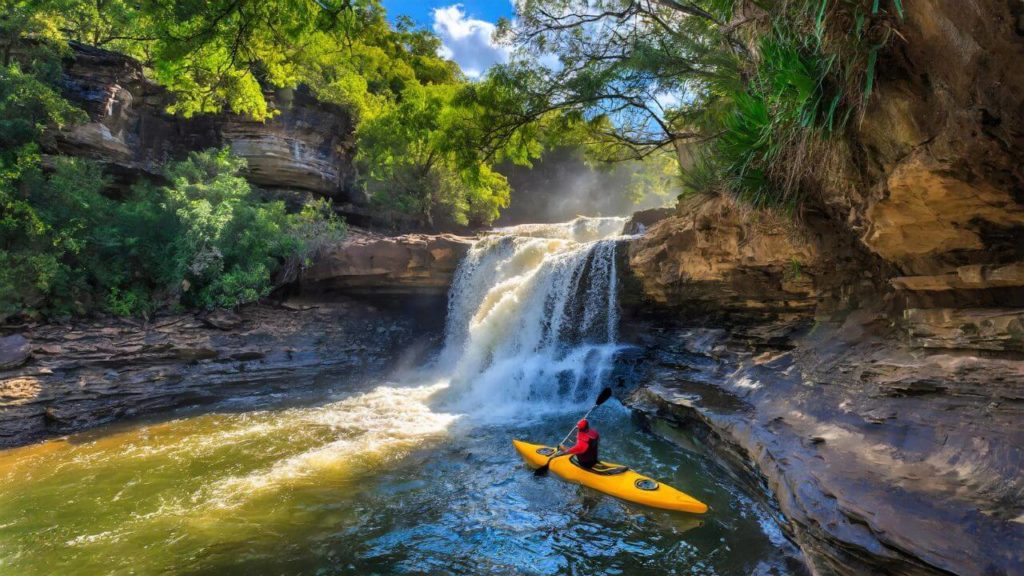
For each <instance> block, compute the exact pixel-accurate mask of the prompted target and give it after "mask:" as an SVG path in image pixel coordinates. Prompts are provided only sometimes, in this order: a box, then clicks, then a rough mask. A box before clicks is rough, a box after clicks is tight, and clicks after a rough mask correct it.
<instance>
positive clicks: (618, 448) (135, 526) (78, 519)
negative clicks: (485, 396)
mask: <svg viewBox="0 0 1024 576" xmlns="http://www.w3.org/2000/svg"><path fill="white" fill-rule="evenodd" d="M442 388H443V386H442V385H435V386H420V387H401V386H376V387H375V386H367V387H366V388H364V389H362V390H357V391H351V392H346V393H343V394H339V395H337V396H335V397H333V398H326V399H322V400H320V401H318V402H315V403H310V404H309V405H304V406H303V405H300V406H296V405H290V406H289V405H287V404H284V403H283V401H282V402H279V403H276V404H275V402H274V401H270V400H259V401H256V402H259V403H258V404H256V403H253V404H245V403H235V404H230V405H225V406H222V407H220V409H219V410H218V411H216V412H213V413H205V414H199V413H196V414H188V413H182V414H179V415H178V417H176V418H174V419H171V420H164V421H148V422H147V421H140V422H134V423H129V424H122V425H117V426H110V427H107V428H103V429H99V430H94V431H91V432H88V433H84V434H79V435H74V436H70V437H67V438H62V439H57V440H53V441H48V442H44V443H40V444H35V445H31V446H26V447H22V448H17V449H13V450H6V451H2V452H0V574H3V575H18V576H32V575H44V574H45V575H49V574H62V575H75V574H89V575H92V574H480V573H487V574H647V573H651V574H656V573H664V574H720V575H727V574H728V575H732V574H735V575H740V574H742V575H747V574H751V573H761V574H786V573H789V570H791V569H794V567H793V566H792V561H791V560H787V558H788V557H787V556H786V555H784V554H783V552H782V548H784V547H785V544H784V542H783V541H782V539H781V537H780V536H779V535H778V534H777V533H776V532H775V529H774V528H773V526H772V525H771V524H770V523H769V522H766V521H764V520H763V519H762V517H761V515H760V514H759V512H758V510H757V508H756V507H755V506H754V505H753V504H752V503H751V502H750V501H749V500H748V499H747V498H746V497H745V496H744V495H743V494H741V493H739V492H738V491H737V490H736V489H735V488H734V487H733V486H732V485H731V484H730V483H729V482H728V481H726V480H724V479H721V478H719V475H720V473H719V472H718V471H717V470H716V469H715V468H713V467H711V466H709V465H708V463H707V462H705V461H703V460H702V459H700V458H697V457H694V456H692V455H690V454H689V453H687V452H684V451H682V450H681V449H679V448H677V447H675V446H673V445H670V444H668V443H666V442H663V441H661V440H658V439H657V438H655V437H652V436H650V435H648V434H646V433H643V432H641V431H640V430H639V429H637V428H636V426H635V425H634V424H633V422H632V421H631V419H630V418H629V415H628V414H627V413H626V412H625V411H624V410H623V409H621V408H616V407H615V406H609V407H602V408H601V411H600V412H599V413H597V414H596V415H595V420H596V423H597V425H598V426H599V427H600V429H601V432H602V436H603V439H602V442H603V444H602V450H603V455H604V456H605V457H606V458H607V459H609V460H615V461H619V462H624V463H628V464H630V465H632V466H633V467H634V468H636V469H637V470H639V471H641V472H644V473H646V474H649V475H651V476H653V477H655V478H657V479H659V480H661V481H663V482H667V483H670V484H672V485H675V486H676V487H678V488H680V489H682V490H684V491H686V492H689V493H690V494H692V495H694V496H695V497H697V498H699V499H701V500H703V501H705V502H707V503H708V504H710V505H711V506H712V508H713V511H712V512H711V513H709V514H708V515H705V516H702V517H697V516H692V515H687V514H681V513H670V512H662V511H656V510H651V509H647V508H644V507H641V506H637V505H632V504H628V503H624V502H621V501H618V500H615V499H613V498H610V497H607V496H604V495H601V494H599V493H596V492H593V491H591V490H589V489H587V488H583V487H580V486H574V485H570V484H567V483H565V482H562V481H561V480H559V479H558V478H557V477H555V476H549V477H546V478H535V477H534V476H533V475H532V474H531V473H530V472H529V470H527V469H526V468H525V467H524V466H523V465H522V463H521V461H520V459H519V458H518V456H517V455H516V453H515V451H514V450H513V449H512V446H511V444H510V442H509V440H510V439H511V438H512V437H513V436H517V437H522V438H524V439H528V440H534V441H547V442H553V441H554V440H556V439H558V438H559V437H561V436H562V435H563V434H564V431H565V429H566V428H567V427H568V426H571V424H572V422H573V421H574V419H575V418H576V417H577V416H576V415H573V414H568V413H566V414H562V415H560V416H558V417H548V418H546V419H545V422H543V423H539V422H533V423H526V424H524V425H522V426H521V427H516V426H513V425H509V424H503V425H495V424H491V425H487V424H481V423H479V419H477V420H476V421H474V420H472V419H469V418H467V417H464V416H460V415H457V414H449V413H446V412H444V411H443V409H440V408H438V407H437V401H436V399H435V397H436V393H437V392H439V391H440V390H441V389H442ZM612 404H614V403H612ZM787 562H789V564H787Z"/></svg>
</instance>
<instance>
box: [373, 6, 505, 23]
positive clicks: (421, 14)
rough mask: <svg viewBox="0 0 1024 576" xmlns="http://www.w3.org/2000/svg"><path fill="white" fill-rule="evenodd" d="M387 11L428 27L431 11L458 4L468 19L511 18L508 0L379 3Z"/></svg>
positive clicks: (389, 13) (391, 15)
mask: <svg viewBox="0 0 1024 576" xmlns="http://www.w3.org/2000/svg"><path fill="white" fill-rule="evenodd" d="M381 3H382V4H383V5H384V8H386V9H387V11H388V16H389V17H391V18H394V17H395V16H398V15H400V14H405V15H408V16H412V18H413V20H415V21H417V22H419V23H420V24H422V25H424V26H426V27H428V28H429V27H430V26H431V24H433V22H434V20H433V15H432V13H433V11H434V9H435V8H446V7H448V6H451V5H453V4H460V5H461V6H462V7H463V10H464V11H465V13H466V15H467V16H469V17H470V18H476V19H480V20H486V21H488V22H496V21H497V20H498V18H501V17H502V16H505V17H506V18H511V17H512V2H510V1H509V0H489V1H488V0H464V1H462V2H457V1H449V2H443V1H442V2H430V1H424V0H383V2H381Z"/></svg>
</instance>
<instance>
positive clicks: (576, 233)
mask: <svg viewBox="0 0 1024 576" xmlns="http://www.w3.org/2000/svg"><path fill="white" fill-rule="evenodd" d="M624 223H625V219H624V218H577V219H576V220H573V221H572V222H568V223H563V224H530V225H523V226H513V227H509V228H501V229H497V230H495V231H494V232H492V233H491V234H488V235H487V236H485V237H484V238H482V239H481V240H479V241H478V242H477V243H476V244H475V245H474V246H473V248H472V249H471V250H470V252H469V254H468V255H467V256H466V258H465V259H464V260H463V262H462V264H461V265H460V266H459V270H458V271H457V272H456V276H455V281H454V283H453V285H452V289H451V294H450V296H449V304H448V323H447V327H446V331H445V348H444V351H443V353H442V355H441V366H442V368H444V369H446V370H447V371H448V372H449V374H451V383H452V392H453V396H454V397H455V398H457V400H456V404H457V408H458V409H459V411H464V412H467V413H479V412H481V411H486V412H487V415H488V416H489V417H494V416H495V415H497V416H500V415H501V414H503V413H504V414H509V415H511V414H515V413H520V412H522V411H523V410H524V409H529V410H530V411H531V412H537V411H538V410H541V411H543V410H545V409H560V408H565V407H566V405H567V404H569V405H583V404H586V403H588V402H589V401H590V400H591V399H592V398H593V396H594V394H595V393H596V391H597V390H598V388H599V387H600V385H601V384H602V383H603V382H604V380H605V379H606V378H607V377H608V374H609V373H610V371H611V367H612V360H613V359H614V355H615V352H616V350H617V349H618V346H617V344H616V340H617V333H616V330H617V325H618V310H617V298H616V293H617V284H618V282H617V278H616V268H615V257H616V248H617V241H616V237H617V236H619V235H620V234H621V231H622V228H623V225H624ZM525 405H528V408H527V406H525Z"/></svg>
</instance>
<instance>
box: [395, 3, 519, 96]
mask: <svg viewBox="0 0 1024 576" xmlns="http://www.w3.org/2000/svg"><path fill="white" fill-rule="evenodd" d="M381 3H382V4H383V5H384V8H385V9H387V11H388V17H389V18H391V19H392V20H394V18H396V17H397V16H399V15H403V14H404V15H406V16H410V17H412V19H413V20H414V21H416V22H417V23H418V24H420V25H422V26H423V27H425V28H429V29H431V30H433V31H434V33H435V34H437V35H438V37H440V38H441V41H442V42H443V43H444V46H443V48H442V49H441V56H443V57H445V58H450V59H452V60H454V61H455V62H456V63H457V64H458V65H459V66H460V67H461V68H462V71H463V72H465V74H466V76H468V77H470V78H479V77H480V76H481V75H482V74H483V73H484V72H486V71H487V69H488V68H490V67H491V66H492V65H494V64H495V63H497V62H504V61H506V60H507V59H508V50H507V49H506V48H505V47H503V46H498V45H496V44H495V43H494V41H493V40H492V39H491V34H492V33H493V32H494V24H495V22H497V21H498V18H501V17H502V16H504V17H506V18H511V17H512V16H513V10H512V2H511V0H464V1H463V2H452V1H451V0H449V1H447V2H445V1H443V0H442V1H431V0H383V1H382V2H381Z"/></svg>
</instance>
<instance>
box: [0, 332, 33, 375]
mask: <svg viewBox="0 0 1024 576" xmlns="http://www.w3.org/2000/svg"><path fill="white" fill-rule="evenodd" d="M31 356H32V344H31V343H30V342H29V341H28V339H26V338H25V337H24V336H22V335H21V334H12V335H10V336H5V337H3V338H0V370H10V369H11V368H17V367H18V366H21V365H22V364H24V363H25V362H28V359H29V357H31Z"/></svg>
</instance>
